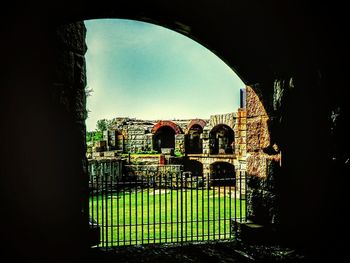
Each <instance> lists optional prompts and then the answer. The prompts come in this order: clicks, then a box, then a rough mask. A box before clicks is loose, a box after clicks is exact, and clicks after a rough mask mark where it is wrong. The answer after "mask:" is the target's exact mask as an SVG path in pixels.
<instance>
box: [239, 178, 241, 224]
mask: <svg viewBox="0 0 350 263" xmlns="http://www.w3.org/2000/svg"><path fill="white" fill-rule="evenodd" d="M239 175H240V176H239V178H240V180H239V222H242V173H241V171H239Z"/></svg>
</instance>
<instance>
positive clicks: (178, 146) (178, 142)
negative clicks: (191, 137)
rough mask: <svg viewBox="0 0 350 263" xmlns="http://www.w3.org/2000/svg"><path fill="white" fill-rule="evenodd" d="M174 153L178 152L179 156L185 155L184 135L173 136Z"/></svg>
mask: <svg viewBox="0 0 350 263" xmlns="http://www.w3.org/2000/svg"><path fill="white" fill-rule="evenodd" d="M175 152H179V153H181V154H184V153H185V135H184V134H176V135H175Z"/></svg>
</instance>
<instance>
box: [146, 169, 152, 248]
mask: <svg viewBox="0 0 350 263" xmlns="http://www.w3.org/2000/svg"><path fill="white" fill-rule="evenodd" d="M150 183H151V179H150V174H148V175H147V184H148V187H147V237H148V244H149V242H150V227H149V226H150V220H149V215H150V213H149V208H150V205H149V189H150Z"/></svg>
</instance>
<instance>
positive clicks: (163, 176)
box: [124, 165, 183, 187]
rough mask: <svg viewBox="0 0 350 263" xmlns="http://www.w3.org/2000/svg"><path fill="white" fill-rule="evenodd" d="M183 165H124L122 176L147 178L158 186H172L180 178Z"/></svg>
mask: <svg viewBox="0 0 350 263" xmlns="http://www.w3.org/2000/svg"><path fill="white" fill-rule="evenodd" d="M182 171H183V165H125V170H124V176H131V177H136V178H138V179H142V178H143V177H145V178H147V179H148V181H154V182H155V183H156V185H158V186H168V187H170V186H171V185H172V182H176V181H177V179H178V178H180V177H181V176H182Z"/></svg>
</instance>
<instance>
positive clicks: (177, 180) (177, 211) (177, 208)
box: [176, 174, 179, 242]
mask: <svg viewBox="0 0 350 263" xmlns="http://www.w3.org/2000/svg"><path fill="white" fill-rule="evenodd" d="M176 241H177V242H179V175H178V174H177V175H176Z"/></svg>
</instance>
